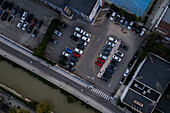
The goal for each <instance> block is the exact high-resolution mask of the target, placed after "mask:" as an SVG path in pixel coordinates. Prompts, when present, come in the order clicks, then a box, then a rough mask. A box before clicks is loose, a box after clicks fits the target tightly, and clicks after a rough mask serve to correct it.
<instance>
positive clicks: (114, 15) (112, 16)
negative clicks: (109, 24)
mask: <svg viewBox="0 0 170 113" xmlns="http://www.w3.org/2000/svg"><path fill="white" fill-rule="evenodd" d="M115 17H116V13H115V12H113V13H112V15H111V16H110V20H111V21H112V20H114V18H115Z"/></svg>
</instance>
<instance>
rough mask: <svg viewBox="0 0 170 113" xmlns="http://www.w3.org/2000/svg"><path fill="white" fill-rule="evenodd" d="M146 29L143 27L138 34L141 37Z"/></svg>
mask: <svg viewBox="0 0 170 113" xmlns="http://www.w3.org/2000/svg"><path fill="white" fill-rule="evenodd" d="M145 31H146V29H145V28H142V32H141V33H140V36H141V37H142V36H143V35H144V33H145Z"/></svg>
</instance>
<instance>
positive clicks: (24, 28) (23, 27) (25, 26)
mask: <svg viewBox="0 0 170 113" xmlns="http://www.w3.org/2000/svg"><path fill="white" fill-rule="evenodd" d="M27 26H28V22H25V23H24V25H23V26H22V30H23V31H25V30H26V29H27Z"/></svg>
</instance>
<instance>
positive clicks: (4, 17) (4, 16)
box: [1, 12, 9, 21]
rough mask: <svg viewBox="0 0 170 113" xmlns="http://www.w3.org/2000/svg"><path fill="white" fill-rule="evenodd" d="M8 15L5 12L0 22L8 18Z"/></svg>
mask: <svg viewBox="0 0 170 113" xmlns="http://www.w3.org/2000/svg"><path fill="white" fill-rule="evenodd" d="M8 15H9V13H8V12H5V13H4V14H3V15H2V17H1V20H3V21H5V20H6V18H7V17H8Z"/></svg>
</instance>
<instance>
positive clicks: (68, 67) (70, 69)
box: [66, 65, 75, 71]
mask: <svg viewBox="0 0 170 113" xmlns="http://www.w3.org/2000/svg"><path fill="white" fill-rule="evenodd" d="M66 68H67V69H68V70H69V71H74V70H75V68H74V67H73V66H71V65H67V66H66Z"/></svg>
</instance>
